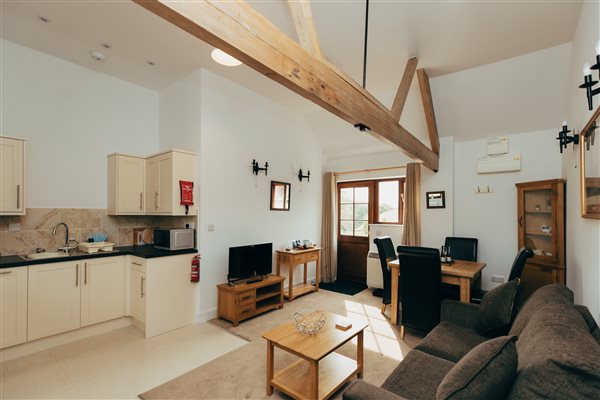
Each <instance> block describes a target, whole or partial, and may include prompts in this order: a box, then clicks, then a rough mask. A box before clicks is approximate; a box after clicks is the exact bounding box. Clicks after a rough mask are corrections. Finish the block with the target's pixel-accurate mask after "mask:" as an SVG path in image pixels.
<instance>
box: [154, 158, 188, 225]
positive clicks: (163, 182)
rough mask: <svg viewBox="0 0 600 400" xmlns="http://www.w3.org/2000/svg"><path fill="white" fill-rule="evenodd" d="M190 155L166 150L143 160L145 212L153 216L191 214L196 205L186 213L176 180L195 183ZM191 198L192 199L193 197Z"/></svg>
mask: <svg viewBox="0 0 600 400" xmlns="http://www.w3.org/2000/svg"><path fill="white" fill-rule="evenodd" d="M196 160H197V156H196V154H194V153H189V152H185V151H181V150H170V151H167V152H164V153H160V154H157V155H155V156H151V157H149V158H147V159H146V177H147V180H146V193H147V196H146V198H147V202H146V205H147V206H146V213H147V214H156V215H195V214H196V206H195V205H192V206H189V209H188V213H187V214H186V209H185V206H182V205H181V204H180V203H181V189H180V184H179V181H188V182H195V181H196V169H197V165H196ZM194 197H195V196H194Z"/></svg>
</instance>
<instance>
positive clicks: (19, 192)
mask: <svg viewBox="0 0 600 400" xmlns="http://www.w3.org/2000/svg"><path fill="white" fill-rule="evenodd" d="M17 208H21V185H17Z"/></svg>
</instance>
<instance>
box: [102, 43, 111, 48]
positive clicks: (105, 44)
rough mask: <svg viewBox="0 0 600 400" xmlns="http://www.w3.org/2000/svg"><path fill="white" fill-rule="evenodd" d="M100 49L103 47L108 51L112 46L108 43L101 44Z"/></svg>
mask: <svg viewBox="0 0 600 400" xmlns="http://www.w3.org/2000/svg"><path fill="white" fill-rule="evenodd" d="M102 47H104V48H105V49H110V48H111V47H112V46H111V45H110V44H108V43H102Z"/></svg>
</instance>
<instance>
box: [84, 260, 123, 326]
mask: <svg viewBox="0 0 600 400" xmlns="http://www.w3.org/2000/svg"><path fill="white" fill-rule="evenodd" d="M124 258H125V257H104V258H97V259H90V260H84V261H83V271H82V278H81V279H82V282H81V326H82V327H83V326H87V325H92V324H96V323H98V322H103V321H108V320H111V319H115V318H119V317H123V316H124V315H125V263H124Z"/></svg>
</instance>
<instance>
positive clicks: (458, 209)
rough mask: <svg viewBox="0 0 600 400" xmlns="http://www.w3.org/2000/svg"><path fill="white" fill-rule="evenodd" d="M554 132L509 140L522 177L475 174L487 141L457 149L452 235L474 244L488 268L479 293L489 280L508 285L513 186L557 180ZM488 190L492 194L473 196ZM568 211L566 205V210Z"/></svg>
mask: <svg viewBox="0 0 600 400" xmlns="http://www.w3.org/2000/svg"><path fill="white" fill-rule="evenodd" d="M555 136H556V132H555V131H554V130H546V131H539V132H531V133H523V134H517V135H510V136H509V152H510V153H521V171H519V172H507V173H498V174H481V175H479V174H477V171H476V160H477V158H479V157H481V156H485V155H486V154H487V139H480V140H472V141H466V142H457V143H456V146H455V147H456V154H455V170H454V183H455V186H454V204H455V206H454V234H455V236H465V237H476V238H478V239H479V245H478V259H479V260H481V261H485V262H486V263H487V266H486V268H485V269H484V270H483V279H482V287H483V288H484V289H489V288H491V287H493V286H495V285H496V284H494V283H491V282H490V277H491V276H492V275H501V276H504V277H505V279H508V275H509V272H510V267H511V266H512V262H513V260H514V258H515V255H516V254H517V250H518V242H517V241H518V230H517V229H518V228H517V190H516V187H515V183H518V182H530V181H538V180H543V179H555V178H560V177H561V171H560V168H561V167H560V165H561V159H560V153H559V152H558V146H557V142H556V140H555V139H554V138H555ZM477 185H479V186H487V185H489V186H490V187H491V188H492V189H493V191H494V192H493V193H485V194H477V193H475V190H476V187H477ZM567 205H568V204H567Z"/></svg>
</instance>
